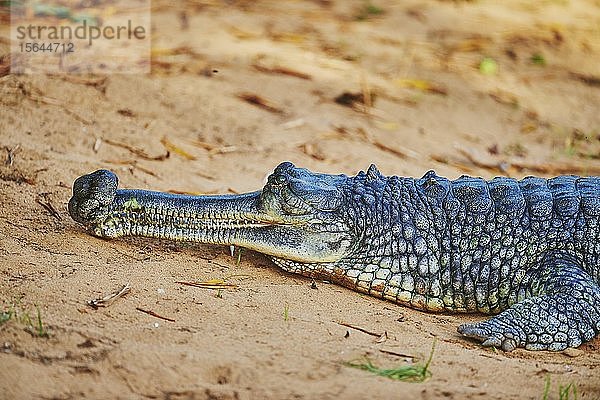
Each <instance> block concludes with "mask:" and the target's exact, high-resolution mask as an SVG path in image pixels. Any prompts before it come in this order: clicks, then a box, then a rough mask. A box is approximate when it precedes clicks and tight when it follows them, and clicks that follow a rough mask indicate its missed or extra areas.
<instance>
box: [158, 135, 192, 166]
mask: <svg viewBox="0 0 600 400" xmlns="http://www.w3.org/2000/svg"><path fill="white" fill-rule="evenodd" d="M160 142H161V143H162V144H163V146H165V149H167V150H168V151H170V152H173V153H176V154H179V155H180V156H182V157H183V158H186V159H188V160H191V161H193V160H195V159H196V157H195V156H193V155H192V154H190V153H188V152H187V151H185V150H183V149H181V148H180V147H177V146H176V145H175V144H173V143H172V142H170V141H169V139H167V137H166V136H163V138H162V139H160Z"/></svg>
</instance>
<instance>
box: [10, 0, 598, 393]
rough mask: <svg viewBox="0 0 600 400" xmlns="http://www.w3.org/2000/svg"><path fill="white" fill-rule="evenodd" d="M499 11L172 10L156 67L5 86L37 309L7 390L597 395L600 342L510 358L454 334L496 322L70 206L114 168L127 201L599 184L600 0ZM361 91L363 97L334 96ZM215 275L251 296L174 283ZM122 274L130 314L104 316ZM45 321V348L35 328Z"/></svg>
mask: <svg viewBox="0 0 600 400" xmlns="http://www.w3.org/2000/svg"><path fill="white" fill-rule="evenodd" d="M497 3H500V2H486V1H481V2H452V1H404V2H384V1H379V2H376V3H374V4H375V5H377V6H378V7H379V8H376V7H375V8H371V12H369V11H368V10H367V9H365V6H366V4H367V3H364V2H341V1H338V2H334V1H312V2H311V1H294V2H284V3H282V4H279V2H275V1H273V2H267V1H260V2H230V3H229V4H227V5H224V4H221V3H218V2H201V1H194V2H190V3H189V4H188V3H186V4H187V6H188V7H187V8H185V9H184V8H182V9H178V10H174V9H172V8H169V7H168V6H166V3H165V4H163V3H160V2H155V3H154V10H153V48H154V49H155V55H156V57H155V58H154V60H153V73H152V74H151V75H148V76H125V75H110V76H106V77H102V76H95V77H86V76H83V77H81V76H43V75H36V76H12V75H7V76H4V77H1V78H0V110H1V111H0V146H3V147H2V153H1V160H0V161H1V164H2V165H1V166H0V201H1V207H0V275H1V280H0V301H1V303H0V306H1V307H2V310H4V311H8V310H11V309H15V310H17V312H18V313H19V314H18V315H19V317H18V318H13V319H12V320H10V321H8V322H6V323H3V324H2V325H1V326H0V345H1V346H2V352H1V353H0V393H1V394H0V397H2V398H7V399H8V398H11V399H12V398H43V399H75V398H98V399H101V398H121V399H131V398H159V399H162V398H165V399H167V398H169V399H187V398H189V399H192V398H193V399H259V398H261V399H263V398H264V399H284V398H306V399H342V398H344V399H345V398H347V399H353V398H356V399H360V398H374V399H378V398H382V399H383V398H423V399H432V398H452V399H475V398H477V399H521V398H532V399H538V398H541V397H542V394H543V392H544V384H545V381H546V377H547V376H549V377H550V378H551V389H550V396H549V398H551V399H557V398H558V391H559V385H563V386H564V385H567V384H570V383H572V384H574V385H576V386H577V391H578V396H579V398H581V399H594V398H600V352H599V350H600V339H598V338H597V339H596V340H594V341H592V342H590V343H588V344H585V345H583V346H581V347H580V349H579V350H578V351H574V352H569V353H568V354H567V353H547V352H528V351H524V350H517V351H514V352H512V353H509V354H504V353H502V352H494V351H492V350H490V349H482V348H480V347H479V346H478V345H477V344H475V343H473V342H470V341H467V340H464V339H463V338H461V337H460V336H459V335H458V334H457V333H456V326H457V325H458V324H460V323H462V322H465V321H475V320H479V319H481V318H482V316H476V315H475V316H473V315H470V316H465V315H434V314H427V313H422V312H418V311H414V310H411V309H407V308H404V307H401V306H397V305H395V304H392V303H390V302H385V301H381V300H378V299H374V298H370V297H367V296H364V295H360V294H357V293H355V292H352V291H350V290H347V289H344V288H340V287H338V286H334V285H331V284H327V283H324V282H316V284H317V287H318V289H316V290H315V289H311V282H310V281H309V280H306V279H304V278H302V277H298V276H293V275H289V274H286V273H283V272H281V271H280V270H278V269H277V268H276V267H275V266H273V265H272V264H271V263H270V262H269V261H268V260H267V259H266V258H265V257H263V256H261V255H260V254H255V253H251V252H249V251H246V252H244V253H242V255H241V258H240V262H239V263H238V261H237V254H236V257H233V258H232V257H231V256H230V255H229V249H228V248H226V247H220V246H205V245H196V244H183V243H169V242H162V241H152V240H142V239H138V240H134V239H131V240H119V241H105V240H100V239H98V238H94V237H92V236H89V235H88V234H86V233H85V232H84V231H83V230H82V229H81V228H80V227H79V226H77V224H75V223H74V222H73V221H72V220H71V219H70V218H69V216H68V214H67V212H66V202H67V201H68V199H69V197H70V186H71V184H72V182H73V180H74V179H75V178H76V177H77V176H79V175H82V174H84V173H88V172H90V171H93V170H95V169H98V168H109V169H112V170H114V171H115V172H117V173H118V174H119V176H120V179H121V185H122V186H123V187H138V188H149V189H155V190H164V191H179V192H194V193H228V192H244V191H249V190H255V189H258V188H259V187H260V186H261V185H262V183H263V179H264V177H265V176H266V174H268V173H269V171H271V170H272V169H273V168H274V167H275V166H276V165H277V164H278V163H279V162H281V161H283V160H290V161H293V162H294V163H296V164H297V165H299V166H304V167H308V168H310V169H312V170H316V171H323V172H331V173H347V174H354V173H356V172H357V171H359V170H361V169H365V168H367V167H368V165H369V164H370V163H371V162H375V163H377V165H378V166H379V168H380V169H381V170H382V172H384V173H385V174H396V175H409V176H420V175H422V174H424V173H425V172H426V171H427V170H429V169H435V170H436V171H437V172H438V173H439V174H444V175H447V176H449V177H457V176H459V175H461V174H463V173H468V174H473V175H479V176H484V177H488V178H489V177H493V176H495V175H501V174H504V175H511V176H517V177H518V176H525V175H529V174H536V175H542V176H551V175H555V174H560V173H577V174H600V161H598V158H599V157H600V152H599V149H600V138H599V135H600V114H599V113H598V104H600V67H599V66H600V3H599V2H598V1H592V0H589V1H584V0H581V1H558V0H557V1H550V0H548V1H539V2H528V1H516V0H508V1H504V2H502V4H500V5H499V4H497ZM182 4H183V2H182ZM182 7H183V6H182ZM380 11H381V12H382V13H380ZM186 21H187V22H186ZM7 48H8V45H7V42H6V40H3V41H0V49H3V50H4V51H6V50H7ZM484 57H490V58H492V59H493V60H495V62H496V63H497V66H498V70H497V73H496V74H491V75H486V74H483V73H481V72H480V69H479V64H480V62H481V60H482V59H483V58H484ZM532 60H537V61H536V62H534V61H532ZM213 70H216V71H217V72H214V71H213ZM344 92H348V93H350V94H354V95H356V96H355V99H357V101H356V102H354V103H353V104H346V105H343V104H338V103H336V102H335V99H336V98H337V97H338V96H340V95H342V94H343V93H344ZM244 96H246V98H252V96H259V97H260V98H262V99H264V100H265V101H268V102H269V107H270V108H269V109H267V108H266V107H261V106H258V105H256V104H251V103H249V102H248V101H245V100H244V99H243V98H242V97H244ZM346 97H349V96H346ZM254 99H255V100H256V99H257V97H254ZM361 100H363V101H362V102H361ZM365 103H366V104H365ZM166 148H170V150H171V151H170V156H169V157H168V158H165V157H161V155H162V156H164V155H165V154H166ZM153 157H154V158H158V159H156V160H152V159H151V158H153ZM53 209H54V210H55V211H52V210H53ZM238 264H239V265H238ZM209 279H227V281H228V282H231V283H234V284H236V285H238V288H237V289H228V290H224V291H220V292H217V291H215V290H206V289H199V288H194V287H187V286H182V285H180V284H177V283H175V281H179V280H188V281H191V280H200V281H202V280H209ZM125 283H129V284H130V285H131V292H130V293H129V294H128V295H126V296H125V297H123V298H121V299H119V300H117V301H116V302H114V303H113V304H112V305H111V306H110V307H107V308H100V309H98V310H93V309H92V308H90V307H88V306H87V305H86V302H87V301H88V300H90V299H93V298H98V297H102V296H104V295H106V294H108V293H110V292H112V291H113V290H115V289H117V288H119V287H120V286H121V285H123V284H125ZM36 307H37V308H38V309H39V311H40V316H41V319H42V323H43V326H44V329H45V331H46V332H47V334H48V337H39V336H38V335H37V334H36V332H37V330H36V329H34V330H33V332H31V331H32V330H31V328H29V327H28V325H34V326H37V325H38V324H37V312H36ZM136 307H139V308H142V309H145V310H151V311H154V312H155V313H157V314H159V315H161V316H165V317H168V318H171V319H174V320H175V322H169V321H165V320H161V319H158V318H155V317H153V316H150V315H148V314H145V313H142V312H140V311H138V310H136ZM27 315H28V316H29V317H30V319H31V320H32V323H31V324H30V323H29V322H28V321H27ZM340 323H346V324H350V325H354V326H356V327H360V328H363V329H365V330H367V331H370V332H373V333H375V334H383V333H384V332H387V339H386V340H385V339H382V338H378V337H377V336H371V335H369V334H366V333H363V332H361V331H359V330H356V329H352V328H348V327H345V326H343V325H341V324H340ZM38 333H39V332H38ZM435 338H437V344H436V347H435V353H434V355H433V361H432V364H431V373H432V377H431V378H430V379H429V380H427V381H426V382H424V383H405V382H396V381H393V380H390V379H387V378H383V377H377V376H374V375H372V374H370V373H368V372H365V371H360V370H356V369H353V368H349V367H347V366H346V365H345V364H344V363H345V362H347V361H355V360H359V359H361V358H362V357H364V356H367V357H368V358H369V359H370V360H372V361H373V363H375V364H377V365H379V366H383V367H394V366H398V365H403V364H406V363H407V362H411V360H412V362H415V363H419V362H423V360H424V359H425V358H426V357H427V355H428V354H429V352H430V349H431V347H432V344H433V342H434V339H435Z"/></svg>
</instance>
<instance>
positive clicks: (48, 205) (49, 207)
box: [35, 193, 62, 221]
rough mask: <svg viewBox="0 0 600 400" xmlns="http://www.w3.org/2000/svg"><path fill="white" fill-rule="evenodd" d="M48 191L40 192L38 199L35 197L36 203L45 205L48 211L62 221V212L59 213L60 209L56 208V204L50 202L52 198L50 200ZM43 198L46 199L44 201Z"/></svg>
mask: <svg viewBox="0 0 600 400" xmlns="http://www.w3.org/2000/svg"><path fill="white" fill-rule="evenodd" d="M47 195H48V193H40V194H39V195H38V196H39V197H38V198H37V199H35V201H36V203H38V204H39V205H40V206H42V207H44V209H45V210H46V211H48V213H49V214H50V215H51V216H53V217H54V218H56V219H57V220H59V221H62V217H61V216H60V214H59V213H58V211H56V208H54V206H53V205H52V203H51V202H50V200H48V197H47ZM41 199H44V201H42V200H41Z"/></svg>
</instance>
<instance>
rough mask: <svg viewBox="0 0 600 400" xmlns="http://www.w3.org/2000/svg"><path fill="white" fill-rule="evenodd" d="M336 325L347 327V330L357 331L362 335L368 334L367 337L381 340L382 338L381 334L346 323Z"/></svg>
mask: <svg viewBox="0 0 600 400" xmlns="http://www.w3.org/2000/svg"><path fill="white" fill-rule="evenodd" d="M336 324H338V325H342V326H345V327H347V328H352V329H354V330H357V331H359V332H362V333H366V334H367V335H371V336H375V337H377V338H380V337H381V336H382V334H381V333H376V332H371V331H368V330H366V329H365V328H361V327H360V326H355V325H350V324H347V323H345V322H336Z"/></svg>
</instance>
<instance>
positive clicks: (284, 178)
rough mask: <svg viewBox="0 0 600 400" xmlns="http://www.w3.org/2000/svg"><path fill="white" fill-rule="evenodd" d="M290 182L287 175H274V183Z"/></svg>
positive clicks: (283, 183)
mask: <svg viewBox="0 0 600 400" xmlns="http://www.w3.org/2000/svg"><path fill="white" fill-rule="evenodd" d="M287 182H288V178H287V176H285V175H282V174H278V175H275V176H273V183H274V184H275V185H285V184H286V183H287Z"/></svg>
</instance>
